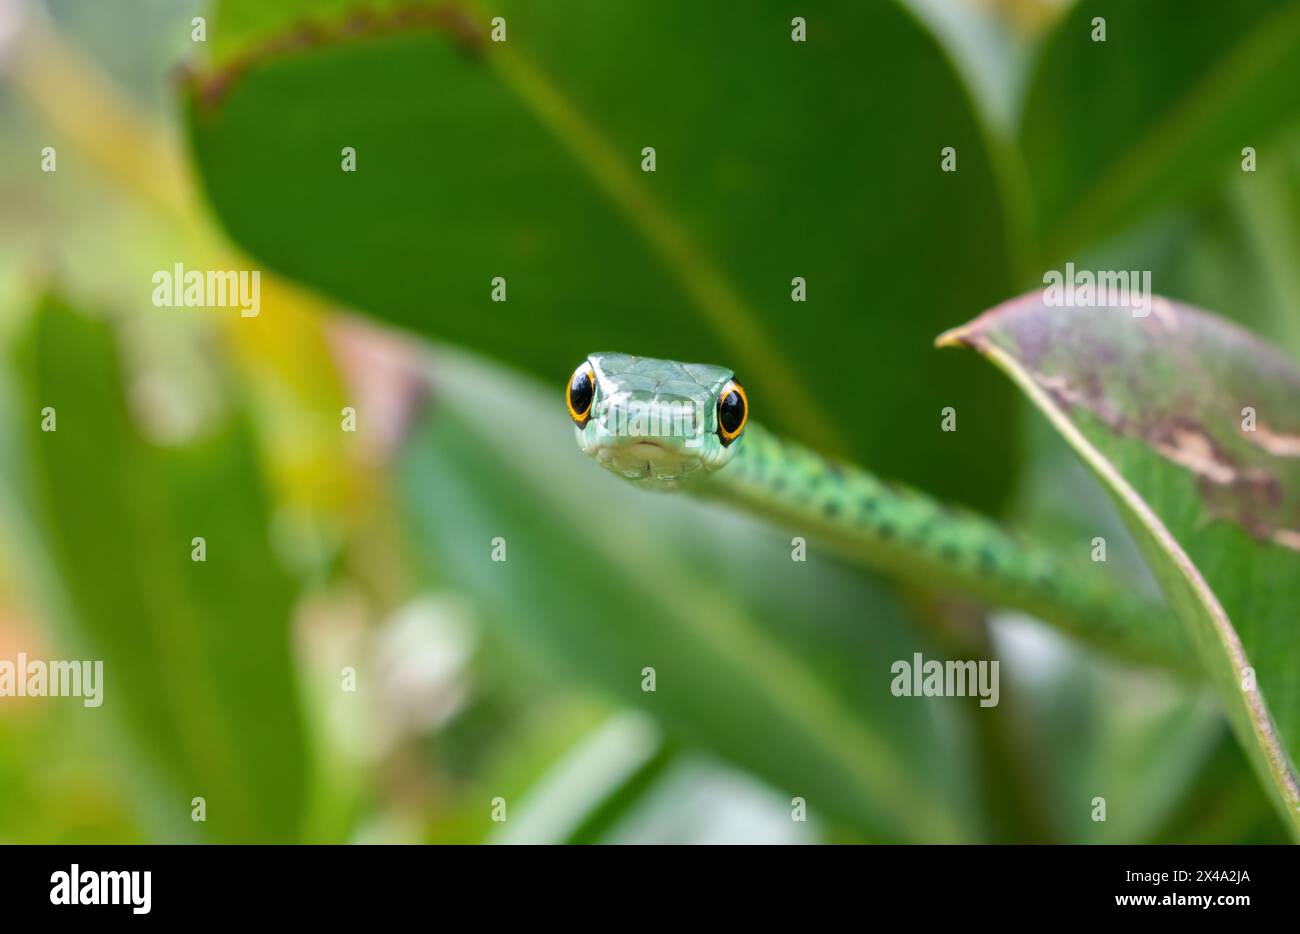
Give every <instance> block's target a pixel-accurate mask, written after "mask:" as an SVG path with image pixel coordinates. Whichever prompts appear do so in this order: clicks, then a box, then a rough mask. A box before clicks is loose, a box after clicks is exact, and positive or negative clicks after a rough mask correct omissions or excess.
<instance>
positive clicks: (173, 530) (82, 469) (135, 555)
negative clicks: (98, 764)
mask: <svg viewBox="0 0 1300 934" xmlns="http://www.w3.org/2000/svg"><path fill="white" fill-rule="evenodd" d="M15 363H16V366H15V373H16V374H17V376H16V379H15V385H14V386H13V387H12V389H13V397H12V399H11V400H10V401H11V404H12V406H11V408H10V414H11V415H12V416H13V420H12V421H10V422H8V423H9V424H14V425H18V426H21V428H20V429H18V430H19V431H20V435H19V437H17V438H16V439H15V440H16V441H17V444H16V446H15V447H12V448H10V449H9V451H8V453H7V456H6V474H7V476H6V481H7V483H8V484H9V485H10V486H11V488H12V489H13V490H15V492H17V494H18V496H17V502H19V503H22V504H23V506H22V507H20V508H19V511H18V512H16V513H14V514H12V515H10V516H8V519H9V520H11V521H8V522H7V523H6V527H7V528H8V529H9V530H10V532H11V533H14V532H15V530H19V534H22V532H23V531H25V533H26V534H25V535H24V537H23V538H22V540H21V541H18V542H16V543H15V544H16V545H17V546H18V547H17V548H16V549H15V550H16V552H17V553H20V554H22V555H24V556H25V558H26V561H27V570H28V571H29V572H30V577H31V579H32V580H33V581H35V582H36V583H37V584H38V589H39V591H40V592H39V593H38V594H37V596H39V597H41V598H42V604H43V605H44V606H45V607H47V608H49V609H50V610H51V612H52V616H53V619H54V620H55V621H56V622H57V623H58V624H59V632H61V633H62V634H63V638H64V640H65V642H64V651H65V654H66V655H67V656H68V657H83V656H81V655H80V654H76V655H73V654H72V653H74V652H75V653H83V652H84V653H87V657H91V658H98V659H102V660H103V662H104V682H105V686H104V701H103V706H102V707H101V708H99V712H100V713H101V715H115V716H116V718H117V719H115V721H114V722H118V723H125V724H126V725H127V726H128V727H129V735H130V736H131V737H132V738H133V739H134V743H133V744H131V745H132V748H134V749H137V750H139V751H141V752H142V753H143V754H144V755H145V756H146V757H147V758H148V760H149V761H150V762H152V763H153V764H154V765H155V766H156V767H157V768H156V769H155V770H154V771H155V774H156V775H157V776H159V777H160V778H161V782H160V784H158V785H156V786H154V787H152V788H151V789H150V791H149V792H148V797H149V802H148V806H149V809H150V810H151V811H152V812H153V813H154V815H155V816H156V817H157V819H158V820H159V821H160V827H161V828H162V830H163V833H164V835H165V836H167V837H169V838H171V839H187V838H188V837H189V836H190V835H191V834H193V833H194V832H195V831H198V832H199V833H203V834H206V835H208V836H210V837H211V838H212V839H215V840H219V841H248V842H258V841H276V840H279V841H286V840H293V839H295V838H296V836H297V834H298V831H299V823H300V819H301V816H302V811H303V801H304V800H305V792H306V788H305V787H304V786H305V783H306V755H307V753H306V748H305V747H306V742H305V736H304V727H303V722H302V718H301V715H300V711H299V707H298V696H297V691H296V687H295V683H296V681H295V674H294V666H293V663H292V659H291V656H290V650H289V621H290V612H291V609H292V605H293V600H294V593H295V588H294V586H293V584H292V581H291V580H290V579H289V578H288V577H287V575H286V574H285V573H284V572H283V571H282V570H281V569H280V568H279V564H278V561H277V558H276V556H275V554H274V553H273V552H272V550H271V546H270V541H269V538H268V529H269V507H268V504H267V502H266V498H265V494H264V492H263V490H262V486H261V482H260V474H259V471H258V467H257V463H256V455H255V452H254V449H253V445H252V439H251V435H250V431H249V428H248V425H247V424H246V421H245V420H244V419H243V418H236V419H234V420H233V421H232V422H231V423H229V424H228V425H226V426H224V427H223V428H221V429H220V430H219V431H218V432H217V433H215V434H213V435H210V436H208V437H206V438H205V439H203V440H201V441H198V442H195V443H193V444H189V445H187V446H185V447H172V448H161V447H158V446H155V445H153V444H151V443H149V442H146V441H145V440H143V439H142V438H141V436H140V434H139V433H138V431H137V430H136V428H135V426H134V424H133V423H132V421H131V419H130V417H129V415H128V411H127V406H126V398H125V389H124V384H123V377H122V373H121V372H120V366H119V362H118V357H117V350H116V347H115V341H114V334H113V333H112V331H111V330H110V328H109V327H107V326H106V325H104V324H101V323H97V322H93V321H91V320H89V319H87V318H85V317H82V316H81V315H80V314H78V313H77V312H75V311H73V310H72V309H71V308H70V307H68V306H67V305H65V304H64V303H62V302H61V301H59V300H57V299H50V300H47V301H46V302H45V303H44V304H43V306H42V308H41V309H40V311H39V312H38V313H37V315H36V316H35V319H34V321H33V322H32V326H31V331H30V334H29V335H27V337H26V339H25V340H24V341H23V342H22V345H21V346H20V347H19V348H18V351H17V355H16V360H15ZM46 406H49V407H52V408H53V409H54V412H55V416H54V417H55V418H56V422H55V426H56V430H54V431H43V430H41V423H42V421H43V417H42V410H43V409H44V408H45V407H46ZM196 536H199V537H203V538H204V539H205V541H206V560H205V561H201V562H200V561H194V560H191V551H192V548H191V541H192V539H193V538H194V537H196ZM105 722H108V721H100V727H101V728H102V725H103V723H105ZM120 751H121V750H120V749H119V752H120ZM128 771H129V770H128ZM193 797H203V798H205V799H206V802H207V804H206V809H207V820H206V822H205V823H195V824H192V823H191V822H190V816H191V815H190V808H191V799H192V798H193ZM187 828H188V829H187Z"/></svg>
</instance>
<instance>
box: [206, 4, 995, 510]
mask: <svg viewBox="0 0 1300 934" xmlns="http://www.w3.org/2000/svg"><path fill="white" fill-rule="evenodd" d="M270 6H271V5H268V4H250V3H248V2H247V0H241V2H233V0H228V2H218V3H217V4H216V5H215V23H216V24H217V27H218V28H219V31H220V32H221V33H222V34H223V36H224V38H222V40H221V45H220V47H219V48H218V50H217V60H216V61H215V62H214V63H213V64H212V65H211V66H210V67H209V68H208V69H207V70H206V71H205V72H203V73H200V74H198V75H196V76H195V77H194V79H193V80H192V81H191V82H190V83H189V85H188V90H189V97H188V104H189V122H190V139H191V144H192V147H193V153H194V156H195V161H196V165H197V168H198V171H199V174H200V177H201V179H202V182H203V184H204V186H205V188H206V190H207V194H208V197H209V199H210V201H211V203H212V206H213V208H214V209H215V212H216V214H217V216H218V218H219V219H220V221H221V222H222V223H223V224H224V226H225V227H226V229H227V230H228V231H229V233H230V234H231V236H232V237H233V238H234V239H235V240H236V241H237V242H238V243H239V244H240V245H241V246H242V247H243V248H245V249H246V250H247V251H248V252H249V253H251V254H252V256H253V257H254V258H255V259H256V261H257V262H259V263H264V264H266V265H267V266H268V267H271V268H273V269H275V270H277V271H279V272H281V273H284V274H286V275H288V276H290V277H292V278H294V279H297V280H300V281H302V282H305V283H308V284H310V285H311V286H314V287H316V288H318V289H320V290H321V291H323V292H325V293H327V294H329V295H330V296H333V297H335V298H337V299H340V300H342V301H344V302H346V303H348V304H351V305H354V306H356V307H357V308H358V309H360V310H362V311H365V312H368V313H371V314H373V315H376V316H378V317H380V318H382V319H384V320H386V321H389V322H395V323H398V324H401V325H403V326H405V327H408V328H411V329H414V330H417V331H419V332H421V333H423V334H426V335H431V336H436V337H439V338H444V339H448V340H451V341H453V342H456V343H459V344H462V345H464V346H467V347H471V348H473V349H475V350H477V351H480V352H483V353H486V354H490V355H492V356H494V357H496V358H497V359H500V360H502V361H505V362H508V363H510V364H512V365H515V366H518V367H522V368H525V369H527V370H530V371H531V372H533V373H534V374H537V375H539V376H541V377H542V378H544V379H546V380H548V381H550V382H552V383H553V384H556V385H558V384H559V383H560V382H561V381H563V380H564V379H565V378H566V376H567V375H568V373H569V372H571V370H572V368H573V367H574V366H576V364H577V362H578V361H580V360H581V359H582V357H583V356H585V355H586V354H587V353H589V352H591V351H593V350H607V349H620V350H629V351H634V352H637V353H643V354H648V355H657V356H666V357H673V358H678V359H688V360H704V361H713V362H720V363H724V364H727V365H730V366H733V367H734V368H735V369H736V370H737V372H738V373H739V375H740V377H741V379H742V380H744V381H745V382H746V385H747V387H750V389H751V391H750V397H751V399H752V401H753V404H754V406H755V410H756V411H757V412H760V413H761V415H762V417H763V419H764V420H765V421H767V422H770V423H772V424H773V426H774V427H777V428H780V429H782V430H784V431H785V432H786V433H787V434H791V435H793V436H796V437H799V438H801V439H803V440H805V441H808V442H810V443H812V444H814V445H815V446H818V447H819V448H821V449H823V450H826V451H828V452H839V453H842V454H845V455H847V456H849V457H852V458H854V459H858V460H862V461H864V462H867V463H871V464H872V465H873V466H874V467H876V468H878V469H880V470H881V471H882V472H883V473H885V474H889V475H895V476H899V477H901V478H903V479H907V480H910V481H911V482H913V483H915V484H917V485H919V486H921V487H924V488H926V489H930V490H933V491H935V492H937V493H939V494H943V495H947V496H951V497H956V498H961V499H965V500H967V501H971V502H974V503H976V504H977V505H984V506H993V505H996V504H997V503H999V502H1000V500H1001V498H1002V496H1003V494H1004V493H1005V492H1006V490H1008V489H1009V488H1010V485H1011V483H1012V481H1013V479H1014V474H1015V470H1016V457H1015V450H1016V449H1015V444H1014V440H1015V439H1014V437H1013V433H1014V431H1015V424H1016V420H1015V419H1014V417H1012V416H1013V404H1014V399H1013V396H1012V395H1011V394H1010V393H1009V392H1008V391H1007V389H1006V387H1005V386H1003V385H1000V384H999V383H998V381H997V380H995V379H991V378H990V377H991V374H988V373H987V372H983V371H982V369H981V368H980V367H978V366H975V365H973V362H971V363H967V362H964V361H956V362H952V361H947V362H943V363H940V362H936V359H935V357H934V355H933V354H931V353H930V352H929V339H930V337H931V336H932V335H933V334H934V333H935V332H936V331H938V330H940V329H942V328H943V327H945V326H947V325H949V324H951V322H952V321H954V320H962V319H963V318H964V317H966V316H968V315H969V314H971V313H973V312H974V311H975V310H977V309H978V308H982V307H986V306H987V305H988V304H989V303H991V302H992V301H994V300H995V299H996V298H997V297H998V296H999V295H1001V294H1005V293H1006V291H1007V290H1008V289H1009V285H1008V283H1009V282H1010V281H1011V279H1012V273H1011V272H1010V268H1011V266H1012V259H1011V258H1010V257H1009V255H1008V249H1009V248H1008V246H1007V244H1008V242H1009V241H1010V240H1012V239H1014V238H1012V237H1011V236H1010V235H1009V233H1008V230H1007V227H1008V221H1007V217H1006V215H1007V212H1006V211H1005V210H1004V208H1003V205H1002V201H1001V198H1000V195H999V185H998V178H997V172H996V170H995V166H994V164H993V162H992V160H991V158H990V155H989V153H988V150H987V147H986V144H985V138H984V133H983V130H982V128H981V127H980V125H979V124H978V122H977V119H976V116H975V114H974V112H973V108H972V106H971V102H970V99H969V95H968V93H967V91H966V89H965V88H964V86H963V85H962V84H961V82H960V81H959V80H958V78H957V76H956V75H955V73H954V70H953V68H952V66H951V63H950V62H949V61H948V59H947V58H946V57H945V55H944V53H943V52H942V50H941V49H940V47H939V46H938V44H937V43H936V42H935V41H934V39H933V38H932V37H931V36H930V35H929V34H928V33H927V32H926V31H925V30H924V29H922V28H921V26H920V25H919V24H918V23H917V22H916V21H915V20H914V19H913V18H912V17H911V16H910V14H909V13H908V12H907V11H906V10H904V9H903V8H901V7H900V6H898V5H897V4H896V3H893V2H873V3H861V2H850V0H843V2H834V3H820V4H817V6H816V8H815V9H810V10H808V11H802V12H803V13H804V14H805V15H806V16H807V18H808V40H807V42H804V43H796V42H792V41H791V25H790V21H791V17H792V16H793V15H794V14H793V13H792V12H791V11H790V10H789V9H787V8H786V7H784V6H782V5H779V4H775V3H764V4H761V5H758V6H757V7H755V8H753V9H745V10H743V11H742V10H739V9H736V10H731V9H724V8H721V7H718V6H715V5H704V6H701V5H699V4H695V3H690V2H686V0H671V2H660V3H654V4H649V5H646V4H638V5H629V4H617V3H607V2H599V0H569V2H565V3H548V4H536V3H530V2H514V0H511V2H500V3H492V4H491V5H490V12H491V13H493V14H495V13H500V14H503V15H504V16H505V17H506V20H507V23H508V34H507V35H508V41H506V42H504V43H497V42H491V41H489V39H488V35H487V30H488V26H487V23H488V14H487V13H481V14H480V13H477V12H470V11H468V10H462V9H460V8H459V7H458V6H456V5H446V4H439V5H438V6H437V7H436V8H429V7H424V6H421V5H417V6H415V7H408V8H407V9H406V10H405V11H404V12H398V13H393V12H391V11H390V12H385V10H387V9H388V7H387V6H386V5H381V8H380V12H373V11H372V12H370V13H369V14H368V15H366V16H360V15H352V14H350V13H347V12H345V11H344V9H343V8H344V6H345V5H344V4H340V3H337V2H335V3H330V4H328V5H326V6H324V7H322V8H320V9H313V7H314V6H315V5H314V4H307V3H287V4H279V5H276V8H275V9H274V10H271V9H270ZM358 6H360V4H358ZM367 8H368V9H369V7H368V5H367ZM795 12H801V11H795ZM345 146H351V147H354V148H355V150H356V158H357V170H356V171H355V172H344V171H342V170H341V161H342V157H341V150H342V148H343V147H345ZM646 146H653V147H655V148H656V151H657V171H656V172H654V173H644V172H642V171H641V160H642V155H641V152H642V148H643V147H646ZM948 146H951V147H953V148H954V149H955V150H956V158H957V171H955V172H944V171H941V165H940V164H941V159H942V155H941V152H942V150H943V149H944V147H948ZM936 264H940V265H941V267H942V271H943V274H942V275H936V274H935V269H936ZM496 276H502V277H504V278H505V279H506V280H507V289H508V291H507V297H508V301H506V302H504V303H494V302H493V301H491V299H490V294H491V282H492V280H493V278H494V277H496ZM796 276H800V277H804V278H805V279H806V281H807V288H808V292H807V296H808V298H807V302H806V303H802V304H795V303H793V302H792V301H791V280H792V279H793V278H794V277H796ZM265 313H269V314H274V313H275V310H274V308H268V309H267V310H266V312H265ZM948 405H954V406H959V407H960V410H961V418H962V423H961V424H962V430H961V431H960V432H943V431H940V430H939V420H940V417H941V416H940V412H941V410H942V409H943V407H944V406H948ZM953 463H960V464H961V465H962V469H961V470H953V469H951V464H953Z"/></svg>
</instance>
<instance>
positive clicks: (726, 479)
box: [566, 353, 1193, 669]
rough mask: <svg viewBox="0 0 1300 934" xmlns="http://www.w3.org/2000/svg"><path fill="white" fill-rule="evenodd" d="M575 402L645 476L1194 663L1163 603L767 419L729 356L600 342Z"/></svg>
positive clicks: (591, 444)
mask: <svg viewBox="0 0 1300 934" xmlns="http://www.w3.org/2000/svg"><path fill="white" fill-rule="evenodd" d="M566 403H567V405H568V409H569V415H570V417H571V418H572V419H573V421H574V424H575V431H576V433H577V439H578V444H579V446H580V447H581V448H582V450H583V451H584V452H585V453H587V454H589V455H590V456H592V457H594V458H595V459H596V460H597V462H598V463H600V464H601V465H602V466H603V467H605V468H606V469H608V470H610V471H612V472H614V473H616V474H618V475H619V476H622V477H623V478H625V479H627V480H629V481H632V482H634V483H637V484H638V485H641V486H644V487H647V488H650V489H657V490H687V491H690V492H693V493H696V494H700V495H710V496H715V497H719V498H722V499H724V500H727V501H729V502H731V503H733V504H735V505H737V506H739V507H740V508H742V509H744V510H746V511H748V512H751V513H757V514H760V515H762V516H764V517H767V518H768V519H770V520H773V521H775V522H777V523H779V524H781V525H784V526H785V527H787V528H788V529H789V530H790V531H792V532H793V533H794V534H795V535H798V536H808V537H810V538H812V539H814V540H816V541H820V542H821V543H823V544H824V545H827V546H829V547H830V548H831V549H832V550H834V551H835V552H836V553H838V554H840V555H842V556H844V557H845V558H847V559H850V560H852V561H855V562H858V563H860V564H863V565H866V566H868V567H870V568H872V569H875V570H878V571H882V572H885V573H887V574H889V575H891V576H893V577H896V578H899V579H902V580H905V581H909V582H911V583H913V584H916V585H918V586H921V587H924V588H927V589H936V588H938V589H942V590H952V591H957V592H961V593H965V594H968V595H970V596H972V597H975V598H977V599H979V600H980V601H982V602H984V603H986V604H989V605H992V606H1001V607H1009V608H1014V609H1019V610H1023V611H1025V612H1027V613H1029V614H1032V615H1033V616H1036V617H1038V618H1040V619H1043V620H1046V621H1049V622H1051V623H1054V624H1056V625H1057V626H1059V627H1061V628H1063V629H1065V630H1067V631H1069V632H1071V633H1073V634H1075V635H1077V636H1080V637H1082V638H1084V639H1087V640H1089V641H1091V642H1094V643H1096V644H1099V645H1101V646H1103V647H1105V648H1107V649H1109V650H1111V651H1117V652H1119V653H1120V654H1123V655H1126V656H1128V657H1130V658H1133V659H1135V660H1139V661H1143V662H1157V663H1161V664H1164V665H1166V666H1169V667H1174V668H1182V669H1187V668H1190V667H1192V665H1193V663H1192V662H1191V657H1190V653H1189V652H1188V651H1187V649H1186V647H1185V645H1184V643H1183V640H1182V638H1181V636H1180V634H1179V632H1178V630H1177V628H1176V626H1175V624H1174V621H1173V619H1172V617H1171V616H1170V615H1169V614H1168V612H1167V611H1166V610H1165V608H1164V607H1163V606H1162V605H1159V604H1156V603H1153V602H1152V601H1150V600H1146V599H1143V598H1141V597H1139V596H1137V595H1136V594H1134V593H1133V592H1132V590H1131V589H1129V588H1126V587H1124V586H1121V585H1120V584H1119V583H1118V582H1117V581H1116V580H1115V579H1114V578H1112V577H1111V576H1110V575H1108V574H1107V573H1105V570H1104V566H1102V565H1098V564H1093V563H1092V562H1087V561H1068V560H1065V559H1063V558H1062V557H1061V556H1060V555H1058V554H1056V553H1055V552H1054V551H1053V549H1051V548H1047V547H1044V546H1041V545H1036V544H1034V543H1032V542H1025V541H1022V540H1021V539H1019V538H1018V537H1016V536H1014V535H1012V534H1011V533H1009V532H1008V531H1007V530H1006V529H1004V528H1003V527H1002V526H1000V525H998V524H997V523H996V522H993V521H991V520H990V519H988V518H985V517H984V516H981V515H978V514H976V513H974V512H970V511H967V510H963V509H959V508H955V507H951V506H947V505H944V504H941V503H939V502H936V501H935V500H933V499H931V498H930V497H928V496H926V495H924V494H922V493H920V492H917V491H915V490H912V489H910V488H907V487H905V486H902V485H900V484H897V483H892V482H890V481H887V480H882V479H880V478H878V477H876V476H874V475H873V474H871V473H870V472H868V471H866V470H864V469H862V468H860V467H857V466H855V465H850V464H845V463H841V462H838V461H834V460H830V459H828V458H825V457H823V456H822V455H820V454H818V453H817V452H815V451H812V450H809V449H808V448H806V447H804V446H802V445H800V444H798V443H796V442H793V441H790V440H787V439H784V438H782V437H780V436H778V435H776V434H775V433H773V432H770V431H768V430H766V429H764V428H763V427H762V426H761V425H759V424H758V423H756V422H755V421H753V420H751V419H749V417H748V416H749V412H748V408H749V401H748V397H747V395H746V394H745V391H744V389H743V387H741V385H740V384H739V382H738V381H737V380H736V378H735V375H734V374H733V373H732V372H731V371H730V370H728V369H726V368H724V367H718V366H712V365H706V364H684V363H678V362H676V361H672V360H657V359H652V358H648V357H634V356H630V355H628V354H620V353H595V354H591V355H590V356H589V357H588V358H587V359H586V360H584V361H583V363H582V364H581V365H580V366H579V367H578V368H577V370H575V371H574V374H573V376H572V378H571V379H570V382H569V386H568V390H567V393H566Z"/></svg>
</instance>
